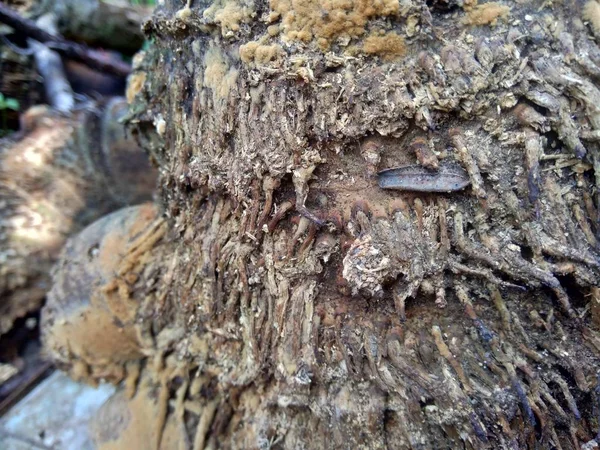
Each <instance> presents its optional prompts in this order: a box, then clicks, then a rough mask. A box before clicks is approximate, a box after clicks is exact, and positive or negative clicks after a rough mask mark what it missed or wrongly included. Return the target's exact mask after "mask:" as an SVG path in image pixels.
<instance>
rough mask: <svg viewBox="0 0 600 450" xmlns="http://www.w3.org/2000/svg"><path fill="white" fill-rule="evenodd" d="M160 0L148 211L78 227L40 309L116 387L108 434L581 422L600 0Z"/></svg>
mask: <svg viewBox="0 0 600 450" xmlns="http://www.w3.org/2000/svg"><path fill="white" fill-rule="evenodd" d="M162 3H163V4H162V6H160V7H159V8H158V9H157V10H156V12H155V14H154V17H153V19H152V20H151V21H149V22H147V23H146V24H145V31H146V33H147V34H148V36H149V37H150V38H152V40H153V42H154V44H153V46H152V47H151V48H149V49H148V50H147V51H146V52H145V53H144V54H143V56H140V58H139V59H138V61H137V65H136V70H135V72H134V73H133V74H132V76H131V77H130V81H129V90H128V98H129V99H130V101H131V117H130V119H129V125H130V127H131V129H132V130H134V132H135V133H136V135H137V136H138V138H139V140H140V142H141V143H142V146H143V147H144V148H145V149H146V150H147V151H148V152H150V154H151V155H152V157H153V158H154V159H155V160H156V161H157V162H158V165H159V172H160V175H159V176H160V182H159V198H160V200H159V201H158V202H157V204H156V210H155V211H156V212H155V213H152V214H151V213H149V212H148V210H145V209H140V208H138V209H130V210H124V211H122V212H120V213H117V214H116V215H113V216H110V217H107V218H105V219H103V220H102V222H100V223H97V224H95V225H93V226H92V227H91V228H90V229H88V230H87V231H85V232H84V233H82V234H81V235H79V236H78V237H77V238H75V239H74V240H73V241H72V242H71V243H70V244H69V246H68V248H67V250H66V252H65V254H64V256H63V260H62V262H61V263H60V265H59V266H58V268H57V271H56V277H55V279H56V284H55V287H54V289H53V291H52V293H51V295H50V300H49V304H48V305H47V307H46V309H45V311H44V314H43V331H44V335H45V342H46V346H47V350H48V352H49V354H50V355H52V357H53V358H54V359H55V360H56V361H58V362H60V364H61V367H63V368H64V369H65V370H68V371H70V373H71V374H72V375H73V376H75V377H77V378H79V379H84V380H88V381H90V382H95V381H98V380H101V379H104V378H110V379H111V380H112V381H114V382H120V381H123V383H124V385H123V387H122V389H121V391H120V393H118V394H117V396H116V397H115V398H114V399H113V400H112V401H111V402H110V403H109V404H108V405H107V406H106V408H105V409H104V410H103V411H102V413H101V414H100V417H99V418H98V420H97V422H96V425H95V432H96V436H97V438H98V442H99V444H100V448H149V447H150V446H152V448H163V449H166V448H193V449H194V450H197V449H203V448H240V449H242V448H261V449H268V448H286V449H287V448H290V449H292V448H352V449H355V448H370V449H378V448H407V449H408V448H412V449H429V448H455V447H463V448H476V449H479V448H507V449H508V448H511V449H514V448H547V449H550V448H563V449H567V448H594V447H595V446H597V444H596V441H595V440H594V439H595V437H596V435H597V433H598V427H599V423H598V411H599V410H600V398H599V394H598V392H599V389H600V387H599V386H600V385H599V382H598V363H599V362H600V361H599V354H600V334H599V333H600V328H599V326H600V320H599V316H598V310H599V308H598V292H599V291H598V286H599V284H600V279H599V267H600V259H599V253H598V248H597V245H598V218H599V216H598V206H599V205H598V190H597V187H598V173H600V165H599V164H600V160H599V159H598V157H599V147H598V145H599V141H600V114H599V109H598V108H599V106H598V105H600V90H599V88H598V87H597V84H596V83H597V81H598V79H599V78H600V49H599V48H598V45H597V44H596V39H597V37H600V36H598V33H600V4H598V3H597V2H596V1H595V0H591V1H589V2H587V3H585V4H584V3H583V2H570V3H569V2H564V3H560V4H550V3H548V2H542V1H531V2H520V3H517V2H510V3H508V2H505V3H500V2H498V3H496V2H489V3H482V4H477V2H476V1H471V0H469V1H464V2H458V1H453V0H451V1H432V2H422V1H410V0H409V1H402V2H399V1H396V0H380V1H374V2H368V1H363V0H350V1H344V2H317V1H314V0H304V1H300V0H298V1H291V0H271V1H270V2H265V1H250V0H248V1H237V0H219V1H215V2H208V1H195V2H187V4H184V3H185V2H182V1H181V0H178V1H174V0H165V1H164V2H162ZM387 169H392V170H387ZM144 208H146V207H144ZM123 224H126V225H123ZM115 254H116V255H117V256H115ZM89 255H92V256H89ZM84 275H85V276H84ZM86 277H87V278H86ZM82 279H83V280H88V281H85V285H86V288H85V289H79V288H78V283H79V281H77V280H82ZM84 316H85V317H86V320H85V321H84V322H82V321H81V317H84ZM94 317H98V318H100V319H101V320H98V321H94V320H93V318H94ZM84 324H85V325H84ZM95 324H97V326H96V325H95ZM100 332H102V333H104V335H105V336H106V342H107V343H110V345H108V348H107V347H106V346H102V345H96V344H94V336H96V335H99V334H98V333H100ZM113 343H114V344H113ZM111 346H112V347H111ZM110 348H112V349H113V351H110ZM116 424H119V425H118V426H117V425H116ZM140 440H141V442H140ZM149 441H151V444H149Z"/></svg>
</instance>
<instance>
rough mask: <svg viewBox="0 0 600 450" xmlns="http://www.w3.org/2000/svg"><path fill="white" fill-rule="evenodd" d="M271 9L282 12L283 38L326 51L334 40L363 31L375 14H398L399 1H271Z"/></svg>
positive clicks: (352, 36)
mask: <svg viewBox="0 0 600 450" xmlns="http://www.w3.org/2000/svg"><path fill="white" fill-rule="evenodd" d="M270 5H271V9H272V10H273V11H274V12H276V13H278V14H279V15H281V20H282V24H281V28H282V31H283V37H284V39H285V40H288V41H300V42H304V43H310V42H312V41H316V42H317V45H318V46H319V48H320V49H321V50H327V49H329V47H330V46H331V44H332V43H333V42H335V41H336V40H338V39H340V40H344V39H345V40H346V41H347V40H349V39H352V38H356V37H358V36H361V35H363V34H364V33H365V26H366V24H367V21H368V20H369V19H371V18H374V17H385V16H393V15H398V14H399V11H400V4H399V2H398V0H374V1H371V0H325V1H319V0H271V1H270Z"/></svg>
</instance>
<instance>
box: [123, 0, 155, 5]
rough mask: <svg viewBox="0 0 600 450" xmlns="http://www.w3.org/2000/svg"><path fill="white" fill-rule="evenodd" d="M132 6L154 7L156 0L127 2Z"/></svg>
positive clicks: (132, 0) (130, 0)
mask: <svg viewBox="0 0 600 450" xmlns="http://www.w3.org/2000/svg"><path fill="white" fill-rule="evenodd" d="M129 2H130V3H131V4H132V5H136V6H140V5H146V6H156V0H129Z"/></svg>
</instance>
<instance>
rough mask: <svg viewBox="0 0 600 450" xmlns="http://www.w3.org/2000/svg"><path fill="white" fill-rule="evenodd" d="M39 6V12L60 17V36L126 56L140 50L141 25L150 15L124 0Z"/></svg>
mask: <svg viewBox="0 0 600 450" xmlns="http://www.w3.org/2000/svg"><path fill="white" fill-rule="evenodd" d="M40 3H41V5H40V6H39V7H38V8H37V9H38V10H40V11H42V12H51V13H53V14H56V15H57V16H58V17H59V24H58V26H59V32H60V33H61V34H62V35H63V36H65V37H67V38H70V39H73V40H76V41H79V42H81V41H83V42H85V43H87V44H88V45H92V46H97V47H102V48H110V49H114V50H118V51H121V52H123V53H125V54H132V53H135V52H136V51H138V50H139V49H140V48H141V47H142V44H143V43H144V34H143V33H142V23H143V22H144V20H146V19H147V18H149V16H150V14H151V9H150V8H149V7H146V6H141V5H134V4H132V3H133V2H129V1H125V0H110V1H106V0H103V1H99V0H41V1H40Z"/></svg>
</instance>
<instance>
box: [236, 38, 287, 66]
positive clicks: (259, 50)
mask: <svg viewBox="0 0 600 450" xmlns="http://www.w3.org/2000/svg"><path fill="white" fill-rule="evenodd" d="M281 54H283V49H282V48H281V46H279V45H277V44H272V45H263V44H261V43H260V42H257V41H251V42H248V43H247V44H244V45H242V46H240V58H241V60H242V61H243V62H245V63H251V62H254V63H256V64H266V63H268V62H271V61H274V60H276V59H277V58H278V57H279V56H280V55H281Z"/></svg>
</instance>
